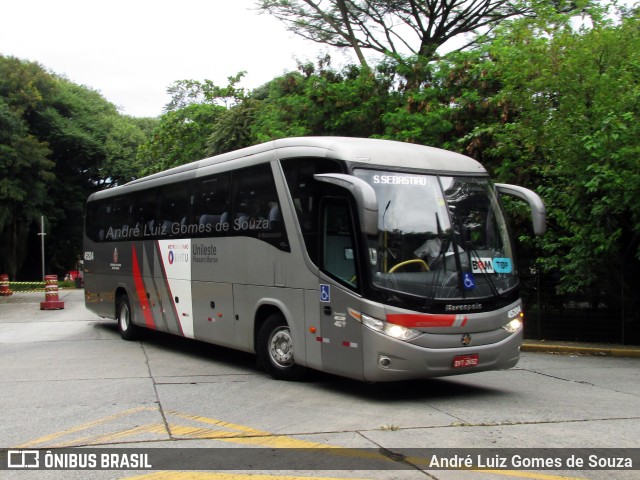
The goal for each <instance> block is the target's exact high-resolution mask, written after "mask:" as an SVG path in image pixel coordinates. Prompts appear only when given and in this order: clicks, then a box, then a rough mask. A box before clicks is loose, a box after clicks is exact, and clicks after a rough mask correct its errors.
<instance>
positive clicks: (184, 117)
mask: <svg viewBox="0 0 640 480" xmlns="http://www.w3.org/2000/svg"><path fill="white" fill-rule="evenodd" d="M224 111H225V108H224V107H220V106H216V105H211V104H206V103H203V104H191V105H187V106H185V107H182V108H180V109H178V110H172V111H170V112H167V113H165V114H164V115H163V116H162V118H161V119H160V122H159V123H158V126H157V127H156V128H155V129H154V131H153V133H152V136H151V138H150V139H148V140H147V141H146V142H145V143H143V144H142V145H141V146H140V149H139V150H138V154H137V159H136V163H137V167H136V168H137V169H138V170H139V172H140V174H142V175H149V174H151V173H155V172H159V171H161V170H166V169H168V168H171V167H176V166H178V165H183V164H185V163H189V162H193V161H195V160H199V159H201V158H203V157H205V156H206V151H207V148H206V141H207V138H208V137H209V135H210V134H211V131H212V125H213V123H214V122H215V121H216V119H217V118H218V117H219V116H220V115H221V114H222V112H224Z"/></svg>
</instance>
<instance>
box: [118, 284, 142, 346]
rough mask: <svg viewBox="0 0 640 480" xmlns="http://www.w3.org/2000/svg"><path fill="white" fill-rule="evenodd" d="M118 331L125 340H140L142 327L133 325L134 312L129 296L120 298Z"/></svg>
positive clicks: (124, 295) (125, 295)
mask: <svg viewBox="0 0 640 480" xmlns="http://www.w3.org/2000/svg"><path fill="white" fill-rule="evenodd" d="M117 320H118V331H119V332H120V336H121V337H122V338H123V339H124V340H130V341H131V340H137V339H138V338H140V327H138V326H137V325H135V324H134V323H133V311H132V310H131V303H130V302H129V297H128V296H127V294H126V293H125V294H123V295H121V296H120V297H119V298H118V305H117Z"/></svg>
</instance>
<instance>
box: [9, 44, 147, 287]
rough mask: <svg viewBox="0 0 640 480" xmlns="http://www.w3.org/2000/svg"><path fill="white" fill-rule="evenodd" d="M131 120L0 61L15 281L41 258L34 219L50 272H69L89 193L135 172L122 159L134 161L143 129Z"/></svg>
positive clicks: (86, 92) (76, 90) (70, 86)
mask: <svg viewBox="0 0 640 480" xmlns="http://www.w3.org/2000/svg"><path fill="white" fill-rule="evenodd" d="M129 120H130V119H127V118H126V117H122V116H120V114H119V113H118V111H117V109H116V108H115V107H114V106H113V105H112V104H110V103H109V102H107V101H106V100H105V99H104V98H103V97H102V96H101V95H100V94H99V93H97V92H95V91H93V90H91V89H89V88H86V87H83V86H79V85H76V84H74V83H72V82H70V81H68V80H67V79H65V78H62V77H59V76H56V75H53V74H51V73H49V72H47V71H45V70H44V69H43V68H42V67H41V66H40V65H38V64H36V63H32V62H26V61H22V60H19V59H16V58H13V57H3V56H0V242H1V245H0V268H1V269H2V270H3V271H7V272H8V273H9V275H10V276H11V277H12V278H15V277H16V276H18V274H19V272H20V271H21V270H23V269H25V268H26V269H29V268H33V266H34V264H37V265H38V268H37V271H38V273H39V263H40V258H39V257H40V255H30V254H29V253H30V251H31V250H36V249H37V251H38V252H39V248H38V241H39V239H38V237H37V235H36V233H37V232H38V231H39V228H40V222H39V219H40V216H45V217H46V220H47V222H46V228H47V254H46V257H47V258H46V260H47V262H46V263H47V265H48V269H49V270H50V271H54V272H58V273H62V272H64V271H65V270H68V269H71V268H73V267H75V265H76V263H77V258H78V256H79V254H80V252H81V249H82V226H83V216H84V202H85V200H86V198H87V196H88V195H89V194H90V193H91V192H93V191H95V190H96V189H97V188H100V187H102V188H104V187H105V186H109V185H111V184H113V183H115V182H117V181H120V180H122V179H124V178H126V177H127V176H131V175H133V173H132V172H131V171H130V170H123V169H124V162H126V161H127V159H126V158H123V157H126V156H128V160H129V162H130V161H131V160H132V159H133V156H132V152H133V151H134V150H136V149H137V143H139V142H140V140H141V136H140V132H141V131H142V130H141V129H140V128H139V127H138V126H137V124H136V123H135V122H133V121H130V122H129ZM127 145H128V147H126V146H127ZM116 158H117V160H116ZM109 161H111V164H110V163H109ZM118 169H120V170H122V171H123V172H126V174H125V173H120V172H119V171H118ZM25 262H26V263H27V264H26V265H25ZM34 270H35V269H34Z"/></svg>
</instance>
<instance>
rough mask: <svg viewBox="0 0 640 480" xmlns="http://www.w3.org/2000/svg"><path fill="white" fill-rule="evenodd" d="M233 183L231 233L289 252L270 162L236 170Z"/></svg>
mask: <svg viewBox="0 0 640 480" xmlns="http://www.w3.org/2000/svg"><path fill="white" fill-rule="evenodd" d="M232 184H233V187H232V192H233V195H232V214H233V215H232V218H233V220H232V223H231V226H230V229H231V232H232V234H234V235H239V236H247V237H253V238H257V239H259V240H262V241H264V242H267V243H269V244H271V245H273V246H274V247H276V248H278V249H280V250H283V251H286V252H288V251H290V247H289V241H288V239H287V235H286V232H285V228H284V223H283V222H282V216H281V210H280V201H279V199H278V191H277V190H276V184H275V181H274V178H273V173H272V171H271V165H269V164H262V165H256V166H253V167H247V168H242V169H239V170H234V171H233V174H232Z"/></svg>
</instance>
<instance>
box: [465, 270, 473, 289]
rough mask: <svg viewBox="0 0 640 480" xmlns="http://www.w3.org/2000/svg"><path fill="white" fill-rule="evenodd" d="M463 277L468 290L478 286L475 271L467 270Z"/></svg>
mask: <svg viewBox="0 0 640 480" xmlns="http://www.w3.org/2000/svg"><path fill="white" fill-rule="evenodd" d="M462 278H463V283H464V288H466V289H467V290H473V289H474V288H476V281H475V279H474V278H473V273H469V272H465V273H464V274H463V275H462Z"/></svg>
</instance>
